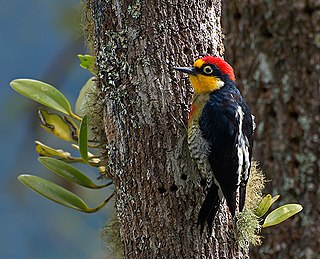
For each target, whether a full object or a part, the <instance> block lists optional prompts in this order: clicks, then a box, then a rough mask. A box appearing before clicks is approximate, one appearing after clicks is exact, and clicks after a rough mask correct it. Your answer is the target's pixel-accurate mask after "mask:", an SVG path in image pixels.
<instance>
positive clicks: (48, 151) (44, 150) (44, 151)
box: [35, 141, 71, 159]
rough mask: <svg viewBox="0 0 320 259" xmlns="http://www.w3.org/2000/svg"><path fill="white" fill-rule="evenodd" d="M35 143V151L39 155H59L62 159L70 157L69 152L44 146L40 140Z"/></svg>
mask: <svg viewBox="0 0 320 259" xmlns="http://www.w3.org/2000/svg"><path fill="white" fill-rule="evenodd" d="M35 143H36V151H37V152H38V154H39V155H40V156H47V157H51V156H55V157H61V158H64V159H70V158H71V155H70V153H69V152H65V151H63V150H61V149H54V148H52V147H49V146H46V145H45V144H43V143H41V142H40V141H35Z"/></svg>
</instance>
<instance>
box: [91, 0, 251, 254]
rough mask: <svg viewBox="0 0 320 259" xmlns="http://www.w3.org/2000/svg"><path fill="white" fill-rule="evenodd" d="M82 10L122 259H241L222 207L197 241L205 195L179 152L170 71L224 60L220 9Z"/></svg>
mask: <svg viewBox="0 0 320 259" xmlns="http://www.w3.org/2000/svg"><path fill="white" fill-rule="evenodd" d="M90 8H91V12H92V14H93V19H94V21H95V25H94V27H95V36H94V38H95V50H96V56H97V69H98V82H97V83H98V87H99V88H100V90H101V93H102V94H103V95H104V100H105V102H104V104H105V105H104V126H105V134H106V149H107V150H106V159H107V160H108V168H109V173H110V174H111V175H112V180H113V182H114V185H115V193H116V210H117V215H118V219H119V221H120V236H121V241H122V243H123V245H124V256H125V258H232V257H240V258H242V257H244V256H245V255H246V254H247V252H248V251H247V249H244V250H243V249H240V248H239V247H238V245H237V243H236V242H235V239H234V232H233V225H232V220H231V219H230V217H229V214H227V213H226V210H225V208H223V209H221V212H220V213H219V215H218V217H217V218H216V220H215V227H214V231H213V236H211V237H210V236H209V234H208V233H207V231H205V232H204V234H203V235H200V231H199V228H198V227H197V214H198V212H199V209H200V206H201V203H202V202H203V200H204V197H205V193H204V191H203V188H202V187H201V186H200V174H199V171H198V169H197V168H196V165H195V163H194V162H193V160H192V159H191V158H190V156H189V151H188V148H187V144H186V124H187V114H188V109H189V108H188V103H189V99H190V97H191V87H190V85H189V82H188V80H183V79H182V78H180V75H179V76H178V75H177V74H176V72H174V71H173V70H172V67H173V66H177V65H186V66H187V65H191V64H192V63H193V61H194V60H195V58H198V57H199V56H200V55H202V54H203V53H206V54H215V55H219V56H221V55H222V54H223V45H222V33H221V25H220V15H221V5H220V1H218V0H216V1H211V0H205V1H199V2H198V1H196V2H195V1H191V0H168V1H139V0H136V1H124V0H122V1H121V0H112V1H107V0H105V1H103V0H92V1H90ZM223 206H225V205H223Z"/></svg>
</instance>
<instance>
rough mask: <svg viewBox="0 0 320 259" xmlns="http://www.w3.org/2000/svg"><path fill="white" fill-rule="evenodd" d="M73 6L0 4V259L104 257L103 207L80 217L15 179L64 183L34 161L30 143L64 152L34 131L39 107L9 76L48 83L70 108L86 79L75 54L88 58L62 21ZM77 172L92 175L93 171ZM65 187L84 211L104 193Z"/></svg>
mask: <svg viewBox="0 0 320 259" xmlns="http://www.w3.org/2000/svg"><path fill="white" fill-rule="evenodd" d="M76 5H79V1H77V0H55V1H52V0H28V1H26V0H11V1H5V0H0V47H1V54H0V55H1V61H0V105H1V107H0V116H1V127H0V137H1V139H0V140H1V148H0V159H1V161H0V162H1V170H0V173H1V183H0V184H1V186H0V187H1V188H0V204H1V207H0V217H1V232H0V258H33V259H36V258H78V259H81V258H108V256H106V254H108V251H107V250H106V249H105V248H104V245H103V242H102V241H101V239H100V233H99V231H100V229H101V227H103V226H104V224H105V221H106V220H107V215H108V214H110V213H111V211H112V209H111V208H110V207H109V208H106V209H103V210H102V211H100V212H98V213H96V214H84V213H81V212H78V211H74V210H71V209H68V208H65V207H62V206H60V205H56V204H55V203H53V202H51V201H48V200H46V199H44V198H42V197H41V196H39V195H37V194H35V193H34V192H32V191H30V190H29V189H27V188H26V187H25V186H23V185H22V184H21V183H20V182H18V180H17V176H18V175H19V174H24V173H28V174H35V175H38V176H41V177H44V178H47V179H51V180H53V181H55V182H58V183H60V184H62V185H64V184H65V182H63V181H62V180H61V179H60V178H58V177H57V176H55V175H53V174H52V173H51V172H49V171H47V170H46V169H45V168H44V167H43V166H41V165H40V164H39V163H38V162H37V154H36V152H35V149H34V147H35V145H34V140H40V141H41V142H43V143H45V144H48V145H51V146H53V147H55V148H61V147H63V148H65V149H68V150H70V148H69V147H68V146H64V145H65V143H63V142H62V141H58V140H57V139H53V138H51V137H50V135H49V134H48V133H46V132H44V130H42V129H41V128H40V127H39V120H38V118H37V108H38V107H39V106H40V105H38V104H37V103H35V102H33V101H31V100H28V99H26V98H25V97H22V96H20V95H19V94H17V93H16V92H14V91H13V90H12V89H11V88H10V86H9V83H10V81H11V80H13V79H16V78H34V79H38V80H42V81H45V82H48V83H50V84H52V85H54V86H56V87H57V88H59V89H60V91H62V92H63V93H64V94H65V95H66V96H67V98H68V99H69V100H70V102H71V104H72V105H74V103H75V100H76V98H77V94H78V92H79V90H80V88H81V87H82V85H83V84H84V83H85V82H86V81H87V79H88V78H89V77H90V76H91V75H90V73H89V72H88V71H86V70H84V69H82V68H81V67H80V66H79V60H78V58H77V56H76V55H77V54H78V53H82V54H85V53H86V52H87V51H86V49H85V47H84V46H83V39H81V38H80V39H79V33H78V32H77V30H76V28H73V26H72V25H71V23H70V21H69V22H67V21H66V20H68V19H66V18H72V16H70V12H71V13H72V10H73V9H72V8H74V6H76ZM67 13H69V16H68V15H67ZM71 20H72V19H71ZM84 169H85V170H89V171H88V172H89V176H90V177H91V178H92V179H95V178H96V177H97V172H96V171H95V172H92V171H90V169H88V168H86V167H85V168H84ZM68 188H69V189H70V188H71V189H72V191H74V192H76V193H77V194H78V195H79V196H81V197H83V199H84V200H85V201H87V203H88V204H89V205H90V206H91V207H94V206H96V205H97V204H98V203H100V202H101V201H102V200H103V199H104V198H105V197H106V196H107V195H108V193H109V190H104V189H103V190H100V191H87V190H84V189H83V188H80V187H74V186H68Z"/></svg>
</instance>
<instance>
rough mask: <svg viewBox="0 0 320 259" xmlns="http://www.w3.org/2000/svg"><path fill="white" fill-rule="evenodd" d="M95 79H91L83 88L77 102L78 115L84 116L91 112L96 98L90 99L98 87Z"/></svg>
mask: <svg viewBox="0 0 320 259" xmlns="http://www.w3.org/2000/svg"><path fill="white" fill-rule="evenodd" d="M93 79H94V77H91V78H89V80H88V81H87V82H86V84H85V85H84V86H83V87H82V88H81V90H80V93H79V96H78V98H77V101H76V107H75V111H76V113H77V114H78V115H80V116H84V115H86V114H88V113H89V112H90V107H92V106H93V105H94V103H93V102H95V100H94V98H92V97H90V96H91V95H93V94H94V92H95V91H96V86H95V83H94V81H93Z"/></svg>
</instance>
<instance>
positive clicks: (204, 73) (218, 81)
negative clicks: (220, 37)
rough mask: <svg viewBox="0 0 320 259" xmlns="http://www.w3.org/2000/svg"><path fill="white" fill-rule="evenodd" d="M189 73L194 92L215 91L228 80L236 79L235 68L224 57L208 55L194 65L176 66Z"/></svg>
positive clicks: (177, 68) (179, 69) (176, 68)
mask: <svg viewBox="0 0 320 259" xmlns="http://www.w3.org/2000/svg"><path fill="white" fill-rule="evenodd" d="M174 69H175V70H178V71H181V72H184V73H187V74H188V75H189V78H190V81H191V84H192V87H193V88H194V92H195V93H196V94H197V93H208V92H213V91H214V90H217V89H219V88H221V87H223V86H224V84H225V81H226V80H232V81H235V76H234V72H233V68H232V67H231V66H230V65H229V64H228V63H227V62H225V61H224V60H223V59H222V58H219V57H214V56H206V57H203V58H201V59H197V60H196V61H195V62H194V64H193V66H192V67H175V68H174Z"/></svg>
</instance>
